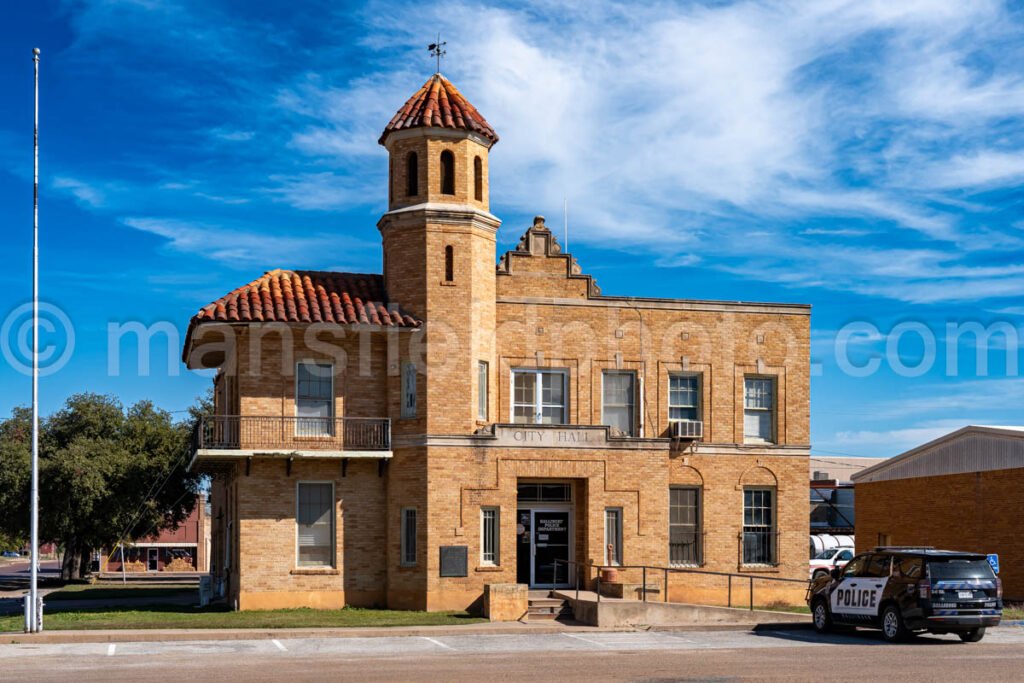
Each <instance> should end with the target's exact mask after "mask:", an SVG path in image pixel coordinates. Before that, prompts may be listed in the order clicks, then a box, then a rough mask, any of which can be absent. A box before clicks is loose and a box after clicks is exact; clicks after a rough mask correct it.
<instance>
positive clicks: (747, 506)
mask: <svg viewBox="0 0 1024 683" xmlns="http://www.w3.org/2000/svg"><path fill="white" fill-rule="evenodd" d="M775 537H776V534H775V489H770V488H748V489H744V490H743V564H769V565H773V564H775V563H776V562H775V557H776V554H775V546H776V543H775Z"/></svg>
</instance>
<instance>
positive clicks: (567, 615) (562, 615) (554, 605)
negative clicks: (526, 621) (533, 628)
mask: <svg viewBox="0 0 1024 683" xmlns="http://www.w3.org/2000/svg"><path fill="white" fill-rule="evenodd" d="M528 605H529V607H528V613H529V615H530V619H531V620H533V621H545V620H547V621H552V620H555V619H571V618H572V617H573V613H572V608H571V607H569V603H568V602H566V601H565V600H563V599H561V598H553V597H544V598H541V597H536V598H530V599H529V603H528Z"/></svg>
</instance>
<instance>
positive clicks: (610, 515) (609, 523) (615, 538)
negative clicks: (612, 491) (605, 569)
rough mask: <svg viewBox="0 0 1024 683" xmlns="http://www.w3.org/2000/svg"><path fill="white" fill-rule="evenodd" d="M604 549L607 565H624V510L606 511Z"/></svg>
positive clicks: (611, 509) (612, 509)
mask: <svg viewBox="0 0 1024 683" xmlns="http://www.w3.org/2000/svg"><path fill="white" fill-rule="evenodd" d="M604 549H605V555H604V563H605V564H607V565H621V564H622V508H606V509H605V511H604Z"/></svg>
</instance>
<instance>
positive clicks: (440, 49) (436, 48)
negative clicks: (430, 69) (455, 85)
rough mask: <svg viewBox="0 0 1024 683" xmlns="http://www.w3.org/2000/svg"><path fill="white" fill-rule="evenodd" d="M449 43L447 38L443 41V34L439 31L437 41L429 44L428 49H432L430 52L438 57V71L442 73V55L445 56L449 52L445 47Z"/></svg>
mask: <svg viewBox="0 0 1024 683" xmlns="http://www.w3.org/2000/svg"><path fill="white" fill-rule="evenodd" d="M447 44H448V41H447V40H446V41H445V42H443V43H442V42H441V34H440V33H438V34H437V42H436V43H431V44H430V45H428V46H427V49H428V50H430V54H432V55H434V56H435V57H437V73H441V57H444V56H445V55H446V54H448V51H447V50H445V49H444V46H445V45H447Z"/></svg>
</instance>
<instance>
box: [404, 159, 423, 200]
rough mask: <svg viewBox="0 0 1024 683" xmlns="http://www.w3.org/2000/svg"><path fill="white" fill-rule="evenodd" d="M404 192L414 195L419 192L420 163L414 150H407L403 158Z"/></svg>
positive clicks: (410, 195)
mask: <svg viewBox="0 0 1024 683" xmlns="http://www.w3.org/2000/svg"><path fill="white" fill-rule="evenodd" d="M405 180H406V184H405V194H406V195H407V196H409V197H415V196H416V195H418V194H419V193H420V164H419V158H418V157H417V156H416V152H409V156H407V157H406V158H405Z"/></svg>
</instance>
